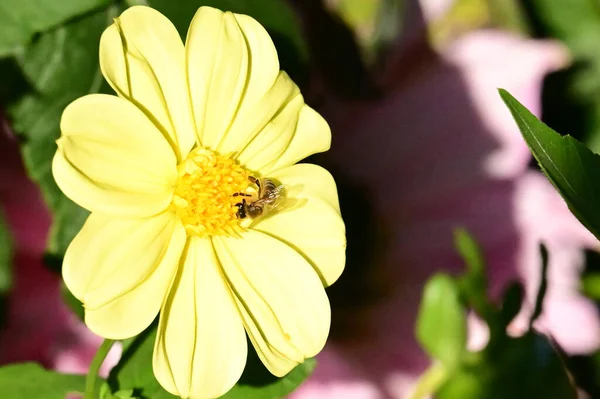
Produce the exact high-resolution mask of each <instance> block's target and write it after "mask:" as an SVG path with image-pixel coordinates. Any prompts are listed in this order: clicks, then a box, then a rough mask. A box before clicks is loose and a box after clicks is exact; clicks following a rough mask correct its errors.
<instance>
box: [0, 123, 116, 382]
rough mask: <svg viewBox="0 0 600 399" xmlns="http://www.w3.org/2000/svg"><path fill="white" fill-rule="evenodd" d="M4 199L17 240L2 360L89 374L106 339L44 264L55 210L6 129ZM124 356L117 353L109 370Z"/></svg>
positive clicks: (0, 152) (0, 197) (0, 192)
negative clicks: (72, 305) (82, 317)
mask: <svg viewBox="0 0 600 399" xmlns="http://www.w3.org/2000/svg"><path fill="white" fill-rule="evenodd" d="M0 159H1V167H0V203H1V204H2V213H3V215H4V216H5V218H6V222H7V224H8V226H9V228H10V231H11V233H12V237H13V243H14V256H13V272H14V281H13V288H12V291H11V293H10V296H9V298H8V300H9V302H8V314H7V320H5V324H4V325H2V326H0V364H7V363H15V362H25V361H35V362H39V363H41V364H42V365H44V366H45V367H48V368H51V369H55V370H58V371H61V372H65V373H80V374H84V373H87V369H88V365H89V363H90V362H91V360H92V358H93V357H94V354H95V353H96V349H97V348H98V347H99V346H100V344H101V343H102V339H101V338H100V337H98V336H96V335H94V334H92V333H91V332H89V331H88V330H87V328H86V327H85V325H84V324H83V323H82V322H80V321H79V320H77V318H76V317H75V316H74V315H73V314H72V313H71V312H70V311H69V310H68V309H67V307H66V305H65V304H64V303H63V301H62V299H61V293H60V282H61V279H60V276H58V275H57V274H55V273H52V272H51V271H49V270H48V269H47V268H46V267H45V266H44V264H43V262H42V256H43V254H44V250H45V248H46V238H47V233H48V229H49V227H50V214H49V212H48V210H47V209H46V206H45V205H44V202H43V200H42V198H41V195H40V192H39V190H38V188H37V187H36V185H35V184H34V183H32V182H31V181H30V180H29V179H28V178H27V176H26V174H25V171H24V169H23V165H22V162H21V158H20V155H19V150H18V147H17V143H16V139H15V138H14V137H12V135H11V134H10V133H9V132H8V128H7V127H6V126H3V128H0ZM119 356H120V353H119V348H117V347H115V348H114V350H112V351H111V353H110V355H109V357H108V359H107V361H106V362H105V363H104V365H103V367H102V370H101V371H102V373H103V374H104V375H106V374H108V371H109V370H110V368H111V367H112V366H114V364H116V361H117V360H118V358H119Z"/></svg>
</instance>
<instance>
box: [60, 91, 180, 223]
mask: <svg viewBox="0 0 600 399" xmlns="http://www.w3.org/2000/svg"><path fill="white" fill-rule="evenodd" d="M60 128H61V131H62V136H61V138H60V139H59V140H58V142H57V143H58V151H57V152H56V155H55V157H54V160H53V163H52V173H53V175H54V179H55V180H56V183H57V184H58V186H59V187H60V189H61V190H62V191H63V192H64V193H65V194H66V195H67V196H68V197H69V198H71V199H72V200H73V201H75V202H76V203H78V204H79V205H81V206H82V207H84V208H86V209H88V210H90V211H92V212H96V211H97V212H102V213H107V214H115V215H127V216H150V215H154V214H157V213H159V212H161V211H163V210H164V209H165V208H166V207H167V206H168V205H169V203H170V201H171V197H172V193H173V185H174V183H175V180H176V179H177V167H176V160H175V156H174V154H173V151H172V150H171V148H170V147H169V145H168V144H167V142H166V141H165V139H164V138H163V137H162V135H161V134H160V133H159V132H158V131H157V130H156V128H155V127H154V125H152V123H150V121H149V120H148V119H147V118H146V117H145V116H144V114H143V113H141V112H140V111H139V110H138V109H137V108H136V107H135V106H133V105H132V104H131V103H130V102H128V101H126V100H123V99H120V98H118V97H115V96H109V95H104V94H92V95H88V96H85V97H81V98H80V99H78V100H75V101H74V102H72V103H71V104H69V106H67V108H66V109H65V111H64V113H63V115H62V119H61V123H60Z"/></svg>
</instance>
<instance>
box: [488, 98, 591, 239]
mask: <svg viewBox="0 0 600 399" xmlns="http://www.w3.org/2000/svg"><path fill="white" fill-rule="evenodd" d="M500 96H501V97H502V99H503V100H504V102H505V103H506V105H507V106H508V108H509V109H510V112H511V113H512V115H513V117H514V119H515V121H516V122H517V125H518V126H519V128H520V129H521V133H522V134H523V137H524V138H525V141H526V142H527V144H528V145H529V148H530V149H531V152H532V153H533V155H534V157H535V158H536V160H537V161H538V163H539V164H540V166H541V168H542V170H543V171H544V173H545V174H546V176H547V177H548V179H550V181H551V182H552V184H553V185H554V187H556V189H557V190H558V191H559V193H560V194H561V195H562V197H563V198H564V199H565V201H566V202H567V205H568V206H569V209H570V210H571V212H573V214H574V215H575V216H576V217H577V219H579V221H580V222H581V223H582V224H583V225H584V226H585V227H587V229H588V230H590V231H591V232H592V233H593V234H594V235H595V236H596V237H598V238H600V207H598V204H599V203H600V156H598V155H597V154H594V153H593V152H592V151H590V150H589V149H588V148H586V147H585V146H584V145H583V144H581V143H580V142H578V141H577V140H575V139H574V138H572V137H570V136H564V137H563V136H561V135H559V134H558V133H556V132H555V131H554V130H552V129H550V128H549V127H548V126H546V125H545V124H544V123H542V122H541V121H539V120H538V119H537V118H536V117H535V116H534V115H533V114H532V113H531V112H529V111H528V110H527V109H526V108H525V107H524V106H523V105H521V104H520V103H519V102H518V101H517V100H516V99H515V98H514V97H513V96H511V95H510V94H509V93H508V92H507V91H505V90H502V89H500Z"/></svg>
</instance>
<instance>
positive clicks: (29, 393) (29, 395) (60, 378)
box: [0, 363, 85, 399]
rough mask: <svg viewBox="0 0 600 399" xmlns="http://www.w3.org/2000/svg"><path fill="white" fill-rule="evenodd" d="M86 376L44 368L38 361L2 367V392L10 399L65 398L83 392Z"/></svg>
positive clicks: (0, 373) (0, 368)
mask: <svg viewBox="0 0 600 399" xmlns="http://www.w3.org/2000/svg"><path fill="white" fill-rule="evenodd" d="M84 389H85V377H84V376H82V375H69V374H59V373H56V372H53V371H48V370H44V369H43V368H42V367H41V366H40V365H38V364H36V363H22V364H13V365H8V366H4V367H0V392H1V393H2V397H3V398H7V399H8V398H10V399H65V398H66V397H67V394H68V393H82V392H83V391H84Z"/></svg>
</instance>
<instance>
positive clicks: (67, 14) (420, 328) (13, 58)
mask: <svg viewBox="0 0 600 399" xmlns="http://www.w3.org/2000/svg"><path fill="white" fill-rule="evenodd" d="M59 3H60V4H63V5H64V7H63V6H59ZM19 4H20V5H19ZM67 4H70V2H62V1H59V0H55V1H53V0H47V1H45V2H43V4H42V3H40V2H35V1H29V2H27V1H24V2H22V3H17V2H15V1H12V0H0V113H1V114H0V115H1V125H0V133H1V134H0V153H1V154H2V156H1V157H0V200H1V205H2V208H1V211H2V221H1V223H0V364H8V363H12V362H22V361H29V360H34V361H38V362H40V363H42V364H43V365H44V366H46V367H49V368H53V369H56V370H59V371H62V372H71V373H85V372H86V371H87V367H88V364H89V362H90V361H91V358H92V357H93V355H94V353H95V350H96V349H97V347H98V346H99V345H100V343H101V339H100V338H99V337H96V336H94V335H93V334H91V333H90V332H88V331H87V330H86V328H85V326H84V325H83V324H82V322H81V321H80V319H81V312H82V309H81V306H80V305H79V304H78V303H77V301H76V300H74V298H72V297H71V296H70V294H69V293H68V291H67V290H66V289H65V288H64V286H63V285H62V284H61V279H60V264H61V260H62V255H63V254H64V251H65V249H66V247H67V245H68V243H69V242H70V240H71V239H72V237H73V236H74V234H76V232H77V231H78V229H79V228H80V227H81V225H82V223H83V221H84V220H85V218H86V217H87V214H86V212H85V211H84V210H82V209H81V208H78V207H77V206H76V205H75V204H73V203H72V202H71V201H69V200H68V199H66V198H65V197H64V196H63V195H62V194H61V193H60V191H59V190H58V188H57V187H56V184H55V183H54V181H53V180H52V176H51V173H50V161H51V159H52V156H53V154H54V151H55V144H54V140H56V138H57V137H58V136H59V127H58V123H59V120H60V114H61V112H62V110H63V109H64V107H65V106H66V105H67V104H68V103H69V102H71V101H72V100H74V99H75V98H77V97H79V96H82V95H84V94H87V93H93V92H110V89H109V88H108V85H107V84H106V83H105V82H104V81H103V78H102V76H101V74H100V72H99V68H98V54H97V53H98V42H99V37H100V34H101V32H102V31H103V29H104V28H105V27H106V26H107V24H108V23H110V22H111V21H112V18H114V17H115V16H117V15H118V14H119V13H120V12H121V11H122V10H123V9H124V8H125V7H127V6H130V5H132V4H148V5H150V6H152V7H155V8H157V9H158V10H159V11H161V12H162V13H163V14H165V15H166V16H167V17H169V18H170V19H171V20H172V21H173V23H174V24H175V25H176V26H177V28H178V29H179V31H180V33H181V34H182V36H183V37H185V33H186V29H187V26H188V24H189V21H190V20H191V18H192V16H193V14H194V12H195V10H196V9H197V8H198V7H199V6H201V5H212V6H216V7H219V8H221V9H224V10H231V11H234V12H240V13H246V14H249V15H252V16H253V17H255V18H256V19H258V20H259V21H260V22H261V23H262V24H263V25H264V26H265V27H266V28H267V30H269V33H270V34H271V35H272V37H273V39H274V42H275V44H276V46H277V49H278V53H279V56H280V61H281V66H282V69H284V70H286V71H287V72H288V73H289V74H290V76H291V77H292V78H293V79H294V80H295V82H297V84H298V85H299V86H300V87H301V89H302V92H303V94H304V96H305V99H306V102H307V103H308V104H310V105H311V106H313V107H314V108H316V109H317V110H318V111H319V112H320V113H322V114H323V115H324V117H325V118H326V119H327V121H328V122H329V124H330V125H331V128H332V135H333V143H332V148H331V150H330V151H329V152H327V153H325V154H319V155H316V156H314V157H311V159H309V160H308V161H309V162H314V163H318V164H321V165H323V166H325V167H326V168H327V169H329V170H330V171H331V172H332V174H333V175H334V177H335V179H336V182H337V183H338V189H339V194H340V203H341V209H342V214H343V217H344V220H345V222H346V227H347V235H348V249H347V257H348V260H347V265H346V270H345V272H344V274H343V275H342V277H341V278H340V280H339V281H338V282H336V283H335V284H334V285H333V286H332V287H331V288H329V289H328V292H329V295H330V298H331V303H332V310H333V321H332V330H331V337H330V341H329V343H328V344H327V346H326V348H325V350H324V351H323V352H322V353H321V354H320V355H319V356H317V366H316V368H315V370H314V372H313V374H312V375H311V377H309V378H308V380H307V381H306V382H305V383H304V384H302V385H301V386H300V387H299V388H298V389H297V390H296V391H295V392H294V393H293V394H291V396H290V397H291V398H294V399H321V398H333V399H336V398H340V399H396V398H402V399H404V398H415V399H416V398H425V397H429V395H430V394H432V393H434V392H437V394H436V397H440V398H461V399H463V398H568V397H573V396H570V395H571V393H570V392H571V390H570V388H569V387H571V386H577V395H578V396H579V397H581V398H600V352H599V349H600V318H599V314H598V303H599V302H598V301H600V253H599V251H600V244H599V243H598V242H597V240H596V239H595V238H594V237H593V236H592V235H591V234H590V233H589V232H587V231H586V230H585V229H584V228H583V227H582V226H581V225H580V224H579V223H578V222H577V220H576V219H575V218H574V217H573V216H572V215H571V214H570V212H569V211H568V209H567V207H566V206H565V205H564V203H563V201H562V199H561V198H560V197H559V195H558V194H557V193H556V192H555V191H554V189H553V188H552V186H551V185H550V184H549V183H548V182H547V180H546V179H545V178H544V176H543V175H542V174H541V173H540V172H539V170H538V168H537V165H536V163H535V162H534V161H533V160H532V158H531V155H530V152H529V150H528V148H527V146H526V144H525V142H524V141H523V140H522V138H521V135H520V132H519V130H518V128H517V126H516V124H515V123H514V121H513V120H512V117H511V116H510V113H509V112H508V110H507V109H506V107H505V106H504V104H503V103H502V100H501V98H500V97H499V95H498V93H497V89H498V88H505V89H507V90H508V91H510V92H511V93H512V94H513V95H514V96H515V97H516V98H517V99H518V100H519V101H520V102H522V103H523V104H524V105H525V106H526V107H527V108H529V109H530V110H531V111H532V112H533V113H534V114H536V115H537V116H539V117H540V118H542V120H543V121H544V122H546V123H547V124H548V125H549V126H551V127H552V128H554V129H555V130H557V131H558V132H560V133H561V134H570V135H572V136H574V137H576V138H578V139H579V140H581V141H583V142H584V143H585V144H586V145H588V146H589V147H590V148H591V149H592V150H594V151H600V2H598V1H597V0H569V1H560V0H454V1H452V0H420V1H417V0H287V1H284V0H239V1H234V0H210V1H202V0H182V1H180V2H177V4H175V3H174V2H168V1H167V0H148V1H108V0H85V1H80V2H77V3H76V4H77V6H76V7H75V6H73V5H69V6H67ZM73 4H75V3H73ZM67 8H68V10H67ZM41 14H44V17H41V16H40V15H41ZM457 228H464V229H465V230H466V231H468V232H469V233H470V234H471V235H472V237H473V239H474V240H475V241H476V242H478V243H479V247H478V248H479V249H477V247H476V246H475V244H474V242H473V241H472V240H471V239H470V238H467V237H468V236H467V235H466V233H464V234H463V235H460V234H459V235H458V236H457V235H456V234H455V232H456V229H457ZM461 231H462V230H461ZM461 237H462V238H461ZM542 243H543V244H544V245H545V248H546V251H540V244H542ZM465 248H466V249H465ZM461 253H462V256H461ZM439 273H444V274H442V275H440V274H439ZM433 276H438V277H439V276H442V277H441V278H438V279H437V280H436V279H433V280H431V278H432V277H433ZM444 276H445V277H444ZM428 281H429V282H430V283H431V284H428V283H427V282H428ZM432 281H433V282H432ZM425 287H427V289H426V288H425ZM457 287H458V288H457ZM540 287H542V289H540ZM425 289H426V292H428V293H434V294H435V295H437V296H438V297H439V298H441V300H437V302H436V300H435V299H432V300H431V301H432V302H431V301H429V299H427V300H425V299H423V298H434V297H435V295H434V294H432V295H433V296H427V295H426V296H425V297H424V296H423V295H424V290H425ZM430 289H431V290H430ZM453 295H456V298H455V297H454V296H453ZM459 297H460V298H459ZM453 298H454V299H453ZM457 298H459V299H457ZM453 301H454V302H456V303H457V305H456V306H457V307H458V308H456V307H452V306H453V305H452V303H454V302H453ZM430 303H434V305H431V306H429V305H427V304H430ZM432 309H433V310H432ZM457 309H458V310H457ZM417 320H418V321H417ZM431 320H433V321H431ZM463 324H464V326H465V327H464V328H463V327H461V326H462V325H463ZM463 330H464V331H463ZM534 331H535V332H534ZM539 334H542V335H539ZM463 336H464V339H463V338H462V337H463ZM519 337H520V338H519ZM463 341H464V342H463ZM436 348H442V349H441V350H438V349H436ZM448 348H450V349H448ZM456 348H458V349H456ZM483 348H485V349H483ZM498 348H500V349H498ZM448 351H449V352H448ZM119 356H120V351H119V349H118V348H116V349H115V350H113V352H112V353H111V356H110V358H109V361H108V362H107V363H106V364H105V367H104V370H103V372H104V373H108V371H109V370H110V367H111V366H112V365H114V364H115V363H116V362H117V361H118V359H119ZM440 364H441V366H439V365H440ZM565 370H568V371H565ZM565 387H566V388H565ZM0 396H1V395H0Z"/></svg>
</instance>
